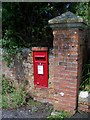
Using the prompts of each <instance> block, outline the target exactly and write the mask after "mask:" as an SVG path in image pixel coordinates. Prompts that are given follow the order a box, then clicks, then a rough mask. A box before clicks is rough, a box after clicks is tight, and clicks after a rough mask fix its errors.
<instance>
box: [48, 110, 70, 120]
mask: <svg viewBox="0 0 90 120" xmlns="http://www.w3.org/2000/svg"><path fill="white" fill-rule="evenodd" d="M69 117H70V114H69V113H68V112H65V111H63V110H62V111H55V113H54V114H53V115H50V116H49V117H48V120H63V119H64V118H69Z"/></svg>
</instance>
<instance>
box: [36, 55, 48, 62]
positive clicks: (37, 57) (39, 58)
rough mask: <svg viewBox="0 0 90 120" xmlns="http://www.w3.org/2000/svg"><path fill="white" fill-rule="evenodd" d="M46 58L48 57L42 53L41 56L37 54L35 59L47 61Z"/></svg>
mask: <svg viewBox="0 0 90 120" xmlns="http://www.w3.org/2000/svg"><path fill="white" fill-rule="evenodd" d="M45 58H46V57H45V56H43V55H42V56H39V55H37V56H35V60H36V61H45Z"/></svg>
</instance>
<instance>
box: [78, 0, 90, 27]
mask: <svg viewBox="0 0 90 120" xmlns="http://www.w3.org/2000/svg"><path fill="white" fill-rule="evenodd" d="M89 13H90V2H80V3H79V5H77V6H76V14H77V15H79V16H81V17H82V18H83V19H84V20H85V21H86V23H87V24H88V25H90V15H89Z"/></svg>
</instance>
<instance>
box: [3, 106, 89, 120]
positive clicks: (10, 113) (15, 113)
mask: <svg viewBox="0 0 90 120" xmlns="http://www.w3.org/2000/svg"><path fill="white" fill-rule="evenodd" d="M51 111H52V106H50V105H49V104H44V105H42V106H38V107H36V106H32V107H30V108H27V107H22V108H17V109H10V110H5V109H3V110H2V120H6V118H9V119H8V120H10V119H12V118H15V119H16V118H21V119H22V118H26V119H31V118H36V119H38V118H39V119H42V118H47V117H48V116H49V115H50V114H51ZM69 119H70V120H73V119H76V120H90V114H89V113H86V112H82V111H80V112H77V113H75V115H73V116H72V117H71V118H69ZM66 120H68V118H67V119H66Z"/></svg>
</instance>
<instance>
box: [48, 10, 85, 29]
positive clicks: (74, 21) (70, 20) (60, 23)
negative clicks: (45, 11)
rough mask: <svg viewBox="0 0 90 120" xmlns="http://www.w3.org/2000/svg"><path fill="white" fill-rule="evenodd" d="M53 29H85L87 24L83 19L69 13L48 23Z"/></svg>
mask: <svg viewBox="0 0 90 120" xmlns="http://www.w3.org/2000/svg"><path fill="white" fill-rule="evenodd" d="M48 23H49V24H50V27H51V28H52V29H58V28H59V29H60V28H85V27H86V23H85V21H84V20H83V18H82V17H80V16H76V15H75V14H74V13H72V12H70V11H68V12H65V13H63V14H61V15H60V16H57V17H55V18H53V19H51V20H49V21H48Z"/></svg>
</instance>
